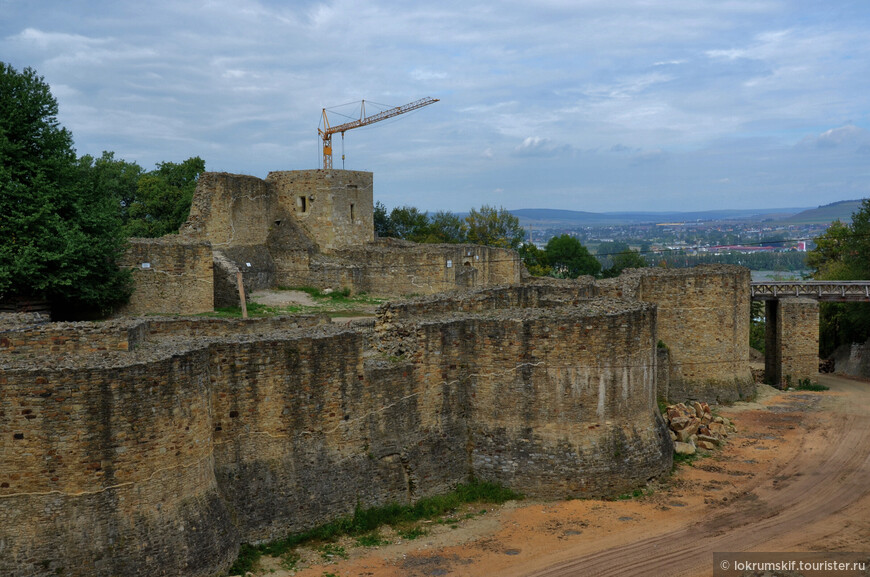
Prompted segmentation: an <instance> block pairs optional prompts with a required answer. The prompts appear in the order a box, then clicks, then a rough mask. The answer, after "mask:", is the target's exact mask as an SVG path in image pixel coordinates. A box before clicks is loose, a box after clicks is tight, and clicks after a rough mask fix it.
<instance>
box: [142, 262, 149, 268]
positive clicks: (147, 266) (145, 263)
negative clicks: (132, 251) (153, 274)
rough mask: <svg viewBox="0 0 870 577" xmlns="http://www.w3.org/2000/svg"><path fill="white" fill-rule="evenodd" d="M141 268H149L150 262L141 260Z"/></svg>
mask: <svg viewBox="0 0 870 577" xmlns="http://www.w3.org/2000/svg"><path fill="white" fill-rule="evenodd" d="M142 268H151V263H150V262H143V263H142Z"/></svg>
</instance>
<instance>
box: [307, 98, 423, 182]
mask: <svg viewBox="0 0 870 577" xmlns="http://www.w3.org/2000/svg"><path fill="white" fill-rule="evenodd" d="M363 102H365V101H363ZM436 102H438V99H437V98H430V97H428V96H427V97H426V98H421V99H420V100H415V101H414V102H411V103H408V104H405V105H403V106H396V107H395V108H389V109H387V110H383V111H381V112H378V113H377V114H373V115H371V116H365V117H361V118H360V119H359V120H353V121H351V122H345V123H344V124H339V125H337V126H329V122H328V120H327V117H326V109H325V108H324V109H323V126H324V128H323V129H320V128H318V129H317V133H318V134H319V135H320V137H321V138H322V139H323V168H325V169H330V168H332V135H333V134H336V133H339V132H340V133H342V134H344V133H345V132H346V131H348V130H351V129H353V128H359V127H361V126H367V125H369V124H374V123H375V122H380V121H381V120H386V119H388V118H392V117H394V116H398V115H400V114H404V113H406V112H410V111H412V110H416V109H418V108H422V107H424V106H428V105H430V104H434V103H436ZM363 106H364V105H363ZM362 110H365V109H364V108H362Z"/></svg>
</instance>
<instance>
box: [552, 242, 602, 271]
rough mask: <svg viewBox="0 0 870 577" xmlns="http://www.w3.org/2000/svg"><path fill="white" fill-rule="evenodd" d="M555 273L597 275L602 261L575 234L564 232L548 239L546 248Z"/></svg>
mask: <svg viewBox="0 0 870 577" xmlns="http://www.w3.org/2000/svg"><path fill="white" fill-rule="evenodd" d="M544 251H545V252H546V254H547V260H548V261H549V263H550V265H551V266H552V267H553V274H556V275H559V276H565V277H567V278H577V277H578V276H580V275H582V274H590V275H597V274H598V273H599V272H601V263H600V262H598V259H597V258H595V257H594V256H592V254H591V253H590V252H589V250H588V249H587V248H586V247H585V246H583V245H582V244H581V243H580V241H579V240H577V239H576V238H574V237H573V236H570V235H567V234H563V235H560V236H554V237H553V238H551V239H550V240H549V241H547V246H546V248H545V249H544Z"/></svg>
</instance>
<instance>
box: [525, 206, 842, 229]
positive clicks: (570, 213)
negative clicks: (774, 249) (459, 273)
mask: <svg viewBox="0 0 870 577" xmlns="http://www.w3.org/2000/svg"><path fill="white" fill-rule="evenodd" d="M814 210H815V209H814ZM808 211H809V209H807V208H767V209H733V210H705V211H698V212H585V211H580V210H556V209H550V208H521V209H519V210H512V211H510V212H511V214H513V215H514V216H516V217H517V218H519V219H520V224H522V225H523V226H528V225H530V224H531V225H533V226H534V225H538V226H559V225H569V226H611V225H612V226H624V225H628V224H656V223H663V222H697V221H714V220H718V221H721V220H742V221H761V220H765V219H771V218H772V219H774V220H777V221H780V220H783V219H788V218H792V217H794V216H796V215H798V214H803V213H804V212H808ZM849 214H851V212H850V213H849Z"/></svg>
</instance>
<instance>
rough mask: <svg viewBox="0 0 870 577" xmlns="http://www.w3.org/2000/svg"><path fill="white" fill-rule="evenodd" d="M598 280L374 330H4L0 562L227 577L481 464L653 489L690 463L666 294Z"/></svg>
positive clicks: (509, 479)
mask: <svg viewBox="0 0 870 577" xmlns="http://www.w3.org/2000/svg"><path fill="white" fill-rule="evenodd" d="M587 292H588V291H587V290H586V289H583V288H582V287H580V288H578V286H575V287H574V288H565V287H563V288H558V287H549V286H544V287H536V286H516V287H498V288H495V289H486V290H482V291H477V292H475V293H471V294H470V295H469V296H467V297H461V298H459V299H458V301H457V300H456V297H444V298H443V299H441V300H438V299H435V298H431V299H420V300H418V301H414V302H412V303H409V304H408V305H389V304H388V305H384V306H383V307H382V308H381V309H380V311H379V315H378V318H377V320H376V322H375V323H374V326H372V323H371V322H369V323H368V324H366V325H362V324H361V325H358V326H349V327H348V326H337V325H332V324H328V323H326V322H325V321H326V319H324V318H322V317H286V318H278V319H275V318H271V319H253V320H248V321H241V320H231V321H228V320H222V319H183V318H182V319H157V318H152V319H147V320H140V321H127V322H117V321H113V322H109V323H76V324H41V325H40V324H33V323H30V324H28V323H19V324H17V325H15V326H12V325H7V326H6V327H3V326H0V351H3V352H2V353H0V399H2V405H0V456H2V462H3V466H2V468H0V574H2V575H11V576H16V577H24V576H46V577H47V576H49V575H57V574H63V575H66V576H85V575H88V576H90V575H100V576H107V577H108V576H114V575H124V576H129V575H142V576H144V575H184V576H198V575H218V574H220V573H221V572H222V571H224V570H226V568H227V567H228V566H229V564H230V563H231V562H232V561H233V559H234V557H235V556H236V554H237V551H238V547H239V543H240V542H258V541H264V540H270V539H275V538H278V537H281V536H283V535H285V534H287V533H288V532H294V531H300V530H304V529H307V528H310V527H313V526H316V525H318V524H321V523H323V522H325V521H328V520H330V519H334V518H336V517H337V516H340V515H344V514H348V513H352V511H353V510H354V507H355V506H357V505H360V506H362V507H371V506H376V505H384V504H387V503H390V502H399V503H408V502H413V501H416V500H417V499H419V498H421V497H425V496H428V495H433V494H437V493H441V492H444V491H447V490H449V489H450V488H452V487H453V486H455V485H456V484H458V483H460V482H464V481H467V480H468V479H469V478H470V477H471V476H474V477H476V478H478V479H482V480H489V481H496V482H499V483H502V484H504V485H506V486H508V487H511V488H513V489H515V490H517V491H520V492H523V493H525V494H527V495H530V496H536V497H546V498H566V497H584V496H606V495H611V496H612V495H615V494H619V493H622V492H625V491H627V490H630V489H632V488H634V487H637V486H639V485H641V484H643V483H645V482H646V481H647V480H648V479H650V478H652V477H655V476H657V475H659V474H662V473H665V472H667V471H669V470H670V467H671V455H672V446H671V441H670V437H669V436H668V434H667V432H666V430H665V428H664V423H663V422H662V420H661V417H660V416H659V415H658V411H657V410H656V399H655V394H656V393H655V391H656V382H655V375H656V307H655V305H653V304H649V303H643V302H639V301H625V300H618V299H611V298H595V299H589V298H586V296H585V295H586V293H587ZM451 299H454V301H456V306H453V305H451V304H449V303H450V302H452V301H451ZM445 303H448V304H446V305H445ZM469 303H471V304H469Z"/></svg>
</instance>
